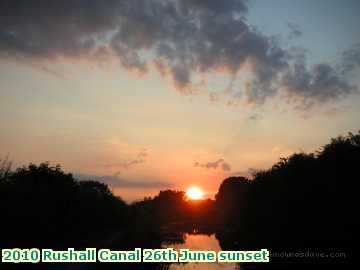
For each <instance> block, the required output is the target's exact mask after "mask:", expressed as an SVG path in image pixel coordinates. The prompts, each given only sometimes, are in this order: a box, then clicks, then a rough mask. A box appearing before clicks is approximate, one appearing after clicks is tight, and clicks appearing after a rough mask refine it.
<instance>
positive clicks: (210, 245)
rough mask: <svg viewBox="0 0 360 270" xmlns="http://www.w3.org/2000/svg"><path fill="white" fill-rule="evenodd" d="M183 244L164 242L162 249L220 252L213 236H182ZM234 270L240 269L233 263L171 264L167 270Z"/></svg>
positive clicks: (217, 242)
mask: <svg viewBox="0 0 360 270" xmlns="http://www.w3.org/2000/svg"><path fill="white" fill-rule="evenodd" d="M183 240H184V242H183V243H180V241H179V242H178V243H175V244H173V243H171V242H164V243H163V247H164V248H167V247H172V248H174V249H176V250H178V251H179V249H181V248H189V249H192V250H213V251H215V252H218V251H220V250H221V248H220V245H219V241H218V240H217V239H216V237H215V234H212V235H206V234H188V233H186V234H184V235H183ZM190 269H192V270H195V269H196V270H203V269H206V270H219V269H222V270H235V269H240V268H239V266H238V265H236V264H235V263H223V264H220V263H186V264H171V265H170V267H169V270H190Z"/></svg>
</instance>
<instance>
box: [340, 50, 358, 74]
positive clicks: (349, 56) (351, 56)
mask: <svg viewBox="0 0 360 270" xmlns="http://www.w3.org/2000/svg"><path fill="white" fill-rule="evenodd" d="M359 67H360V43H357V44H355V45H354V46H352V47H351V48H350V49H348V50H345V51H344V52H343V53H342V71H343V73H345V74H346V73H348V72H352V71H354V70H355V69H358V68H359Z"/></svg>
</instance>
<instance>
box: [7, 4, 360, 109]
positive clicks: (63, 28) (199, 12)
mask: <svg viewBox="0 0 360 270" xmlns="http://www.w3.org/2000/svg"><path fill="white" fill-rule="evenodd" d="M247 3H248V1H246V0H227V1H213V0H152V1H142V0H131V1H130V0H129V1H117V0H109V1H100V0H98V1H97V0H69V1H55V0H43V1H40V0H39V1H25V0H22V1H21V0H20V1H10V0H5V1H1V3H0V56H1V57H3V58H10V59H16V60H19V59H20V60H22V61H28V62H29V61H30V62H34V61H40V62H42V61H45V62H46V61H53V60H55V59H59V58H60V59H64V58H72V59H74V58H78V59H83V58H85V59H90V60H95V61H104V59H105V61H106V60H107V59H113V58H114V57H115V58H116V59H118V60H119V61H120V63H121V64H122V66H123V67H124V68H126V69H128V70H131V71H133V70H135V71H139V72H142V73H144V72H147V70H148V69H149V67H150V66H154V67H156V68H157V69H158V70H159V72H160V73H161V74H162V75H164V76H169V77H170V78H171V80H172V82H173V85H174V87H175V88H176V89H177V90H178V91H180V92H181V93H184V94H191V93H194V92H196V91H197V90H199V87H197V85H198V82H197V81H196V77H197V76H196V75H204V76H205V75H207V76H209V75H212V74H216V73H218V72H221V73H226V74H227V75H228V76H229V81H230V82H231V87H233V88H236V89H237V90H236V91H234V93H233V94H230V95H229V94H228V93H227V94H226V95H225V96H226V97H227V98H228V100H227V101H226V102H227V103H228V104H237V103H238V102H237V100H238V99H242V100H244V102H245V103H247V104H252V105H261V104H263V103H265V102H266V101H267V100H268V99H269V98H270V97H273V96H275V95H277V94H279V93H280V94H281V93H282V92H285V94H286V95H285V96H286V99H287V100H288V102H290V103H293V102H294V103H295V104H298V103H301V102H303V103H305V105H306V106H309V105H312V104H315V103H318V104H320V103H325V102H330V101H336V100H338V99H339V98H342V97H345V96H347V95H349V94H351V93H354V92H356V90H357V87H355V86H353V85H351V84H350V83H349V82H348V81H347V79H346V74H345V73H347V72H348V71H349V70H351V69H353V66H354V65H356V64H358V61H357V62H354V61H353V60H351V61H350V60H349V61H348V60H346V61H347V64H346V65H344V67H346V68H343V71H344V73H341V72H338V70H337V69H336V68H335V67H334V66H332V65H330V64H324V63H320V64H317V65H315V66H314V67H310V69H309V68H308V67H307V65H306V64H305V59H301V58H299V57H294V56H293V55H292V52H291V50H288V49H284V48H282V47H281V46H280V44H279V41H278V40H277V39H276V38H274V37H272V36H266V35H264V34H263V33H261V32H260V31H258V30H257V29H256V28H255V27H253V26H251V25H249V24H248V23H247V18H246V16H247V13H248V6H247ZM289 27H290V28H291V29H292V33H293V34H295V35H297V36H298V35H300V30H299V29H298V26H296V25H294V24H289ZM349 54H350V55H351V52H348V53H345V54H344V58H349V57H347V55H349ZM244 70H246V72H250V74H251V76H250V78H249V79H248V80H247V82H246V83H245V84H244V85H237V84H236V83H232V80H234V77H235V78H239V77H242V76H243V74H244V73H243V71H244ZM201 90H204V89H201ZM227 92H228V91H227ZM210 97H211V98H212V99H215V100H218V99H219V97H218V95H216V94H211V95H210ZM306 106H303V107H306Z"/></svg>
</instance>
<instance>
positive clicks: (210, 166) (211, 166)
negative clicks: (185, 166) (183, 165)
mask: <svg viewBox="0 0 360 270" xmlns="http://www.w3.org/2000/svg"><path fill="white" fill-rule="evenodd" d="M194 166H195V167H202V168H206V169H217V168H221V169H222V170H223V171H230V170H231V166H230V165H229V164H228V163H226V162H225V161H224V159H222V158H221V159H218V160H216V161H213V162H206V163H200V162H197V161H196V162H195V163H194Z"/></svg>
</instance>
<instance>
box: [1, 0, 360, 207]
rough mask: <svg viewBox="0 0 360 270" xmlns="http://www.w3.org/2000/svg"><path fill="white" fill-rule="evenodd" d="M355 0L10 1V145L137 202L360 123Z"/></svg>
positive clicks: (21, 156) (5, 45)
mask: <svg viewBox="0 0 360 270" xmlns="http://www.w3.org/2000/svg"><path fill="white" fill-rule="evenodd" d="M359 12H360V2H359V1H355V0H346V1H340V0H337V1H336V0H317V1H310V0H301V1H300V0H295V1H285V0H274V1H266V0H248V1H247V0H226V1H210V0H197V1H195V0H182V1H180V0H153V1H141V0H132V1H115V0H111V1H96V0H91V1H84V0H70V1H52V0H50V1H36V2H32V1H20V0H19V1H1V3H0V97H1V99H0V125H1V131H0V158H5V157H6V156H9V159H11V160H12V161H13V163H14V167H17V166H22V165H26V164H29V163H30V162H32V163H40V162H44V161H49V162H50V163H51V164H53V165H55V164H61V166H62V168H63V169H64V170H65V171H66V172H72V173H73V174H74V175H75V176H76V177H77V178H79V179H95V180H99V181H103V182H105V183H107V184H109V185H110V187H111V189H112V190H113V191H114V192H115V194H116V195H119V196H121V197H122V198H124V199H125V200H127V201H129V202H130V201H134V200H138V199H141V198H143V197H144V196H153V195H155V194H156V193H158V191H159V190H160V189H168V188H171V189H180V190H186V189H187V188H189V187H190V186H194V185H195V186H199V187H201V188H202V189H203V190H204V191H205V192H206V196H207V197H210V198H211V197H213V196H214V194H215V193H216V191H217V189H218V187H219V185H220V183H221V182H222V180H223V179H225V178H226V177H229V176H233V175H243V176H251V174H252V173H253V172H256V171H257V170H261V169H266V168H269V167H270V166H271V165H272V164H274V163H275V162H276V161H278V160H279V158H280V157H286V156H289V155H291V154H292V153H294V152H299V151H304V152H311V151H314V150H317V149H319V147H321V146H322V145H324V144H326V143H328V142H329V141H330V138H332V137H336V136H338V135H341V134H343V135H344V134H347V132H356V131H358V130H359V128H360V127H359V121H358V119H359V118H358V117H359V115H360V96H359V87H360V79H359V72H360V68H359V67H360V27H359V25H360V19H359V16H358V14H359Z"/></svg>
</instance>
